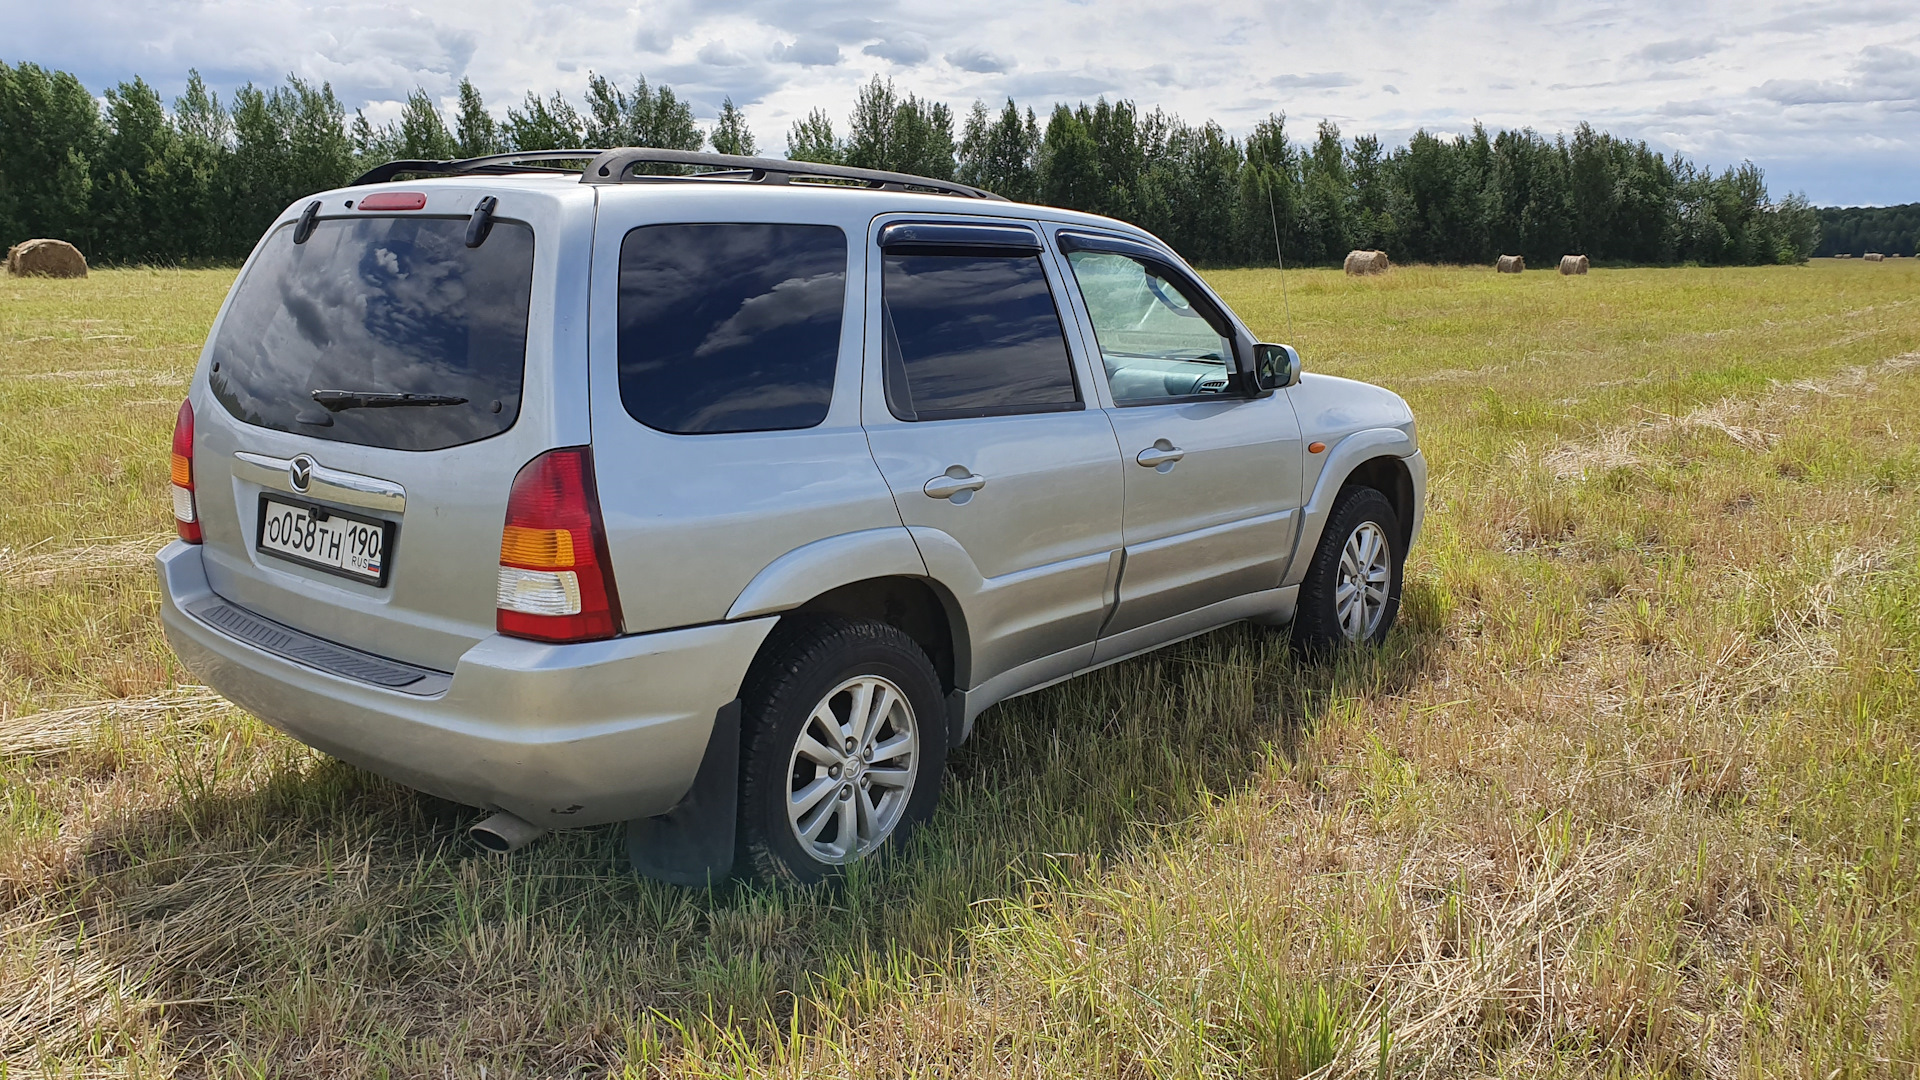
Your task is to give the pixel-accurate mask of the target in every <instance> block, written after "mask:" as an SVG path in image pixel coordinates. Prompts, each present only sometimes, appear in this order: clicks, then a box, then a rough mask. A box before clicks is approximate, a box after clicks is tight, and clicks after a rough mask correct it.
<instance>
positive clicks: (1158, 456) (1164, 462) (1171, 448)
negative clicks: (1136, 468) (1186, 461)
mask: <svg viewBox="0 0 1920 1080" xmlns="http://www.w3.org/2000/svg"><path fill="white" fill-rule="evenodd" d="M1186 456H1187V452H1186V451H1185V450H1182V449H1180V448H1179V447H1177V446H1175V445H1173V444H1172V443H1170V442H1168V441H1167V440H1165V439H1155V440H1154V441H1153V445H1152V446H1149V447H1147V448H1146V449H1145V450H1142V451H1140V456H1138V457H1136V458H1134V459H1133V460H1135V461H1137V462H1139V463H1140V464H1141V465H1143V466H1145V467H1146V468H1149V469H1153V470H1155V471H1158V472H1166V471H1167V470H1169V469H1171V468H1173V463H1174V462H1176V461H1179V460H1180V459H1181V458H1183V457H1186Z"/></svg>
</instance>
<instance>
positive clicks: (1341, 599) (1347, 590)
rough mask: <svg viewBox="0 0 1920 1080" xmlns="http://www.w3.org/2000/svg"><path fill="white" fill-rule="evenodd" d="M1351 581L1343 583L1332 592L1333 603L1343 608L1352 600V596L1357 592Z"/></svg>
mask: <svg viewBox="0 0 1920 1080" xmlns="http://www.w3.org/2000/svg"><path fill="white" fill-rule="evenodd" d="M1359 591H1360V590H1359V589H1358V588H1356V587H1355V586H1354V584H1353V582H1351V581H1343V582H1341V583H1340V584H1339V586H1338V587H1337V588H1335V589H1334V590H1333V602H1334V603H1335V604H1337V605H1339V606H1340V607H1342V608H1344V607H1346V606H1347V605H1348V604H1349V603H1351V602H1352V600H1353V594H1354V593H1356V592H1359Z"/></svg>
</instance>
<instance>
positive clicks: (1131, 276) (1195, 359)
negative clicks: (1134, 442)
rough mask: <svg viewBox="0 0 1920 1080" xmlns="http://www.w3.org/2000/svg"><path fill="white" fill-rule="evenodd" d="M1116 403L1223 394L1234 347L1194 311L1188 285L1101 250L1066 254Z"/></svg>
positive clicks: (1129, 258)
mask: <svg viewBox="0 0 1920 1080" xmlns="http://www.w3.org/2000/svg"><path fill="white" fill-rule="evenodd" d="M1067 262H1068V263H1069V264H1070V265H1071V266H1072V267H1073V276H1074V279H1075V280H1076V281H1078V282H1079V284H1080V295H1081V297H1082V298H1083V299H1084V300H1086V303H1087V314H1088V315H1090V316H1092V319H1093V334H1094V337H1095V338H1096V339H1098V341H1099V344H1100V361H1101V363H1102V365H1103V366H1104V367H1105V368H1106V371H1107V383H1108V385H1109V386H1111V387H1112V388H1113V400H1114V401H1115V402H1117V403H1119V404H1122V405H1127V404H1140V403H1143V402H1150V401H1163V400H1165V399H1167V398H1175V397H1186V396H1188V395H1191V394H1219V393H1224V392H1226V389H1227V374H1228V372H1229V370H1230V367H1229V360H1230V358H1231V357H1232V356H1233V343H1232V342H1231V341H1230V340H1228V339H1227V338H1224V337H1221V336H1220V332H1219V331H1218V330H1216V329H1214V327H1213V326H1212V325H1210V324H1209V323H1208V322H1207V320H1206V317H1205V316H1204V315H1202V314H1201V313H1200V311H1199V309H1198V308H1196V307H1195V306H1194V300H1195V297H1193V296H1191V295H1189V294H1188V293H1189V288H1190V287H1189V286H1188V285H1187V284H1186V283H1184V282H1181V281H1180V280H1178V279H1176V278H1171V277H1167V276H1165V272H1164V271H1162V270H1160V269H1159V268H1157V267H1155V266H1153V265H1152V264H1150V263H1146V262H1142V261H1141V260H1139V259H1135V258H1132V257H1130V256H1126V255H1119V254H1115V253H1112V252H1106V251H1076V252H1073V253H1071V254H1069V255H1068V256H1067Z"/></svg>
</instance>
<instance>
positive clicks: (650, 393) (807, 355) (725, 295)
mask: <svg viewBox="0 0 1920 1080" xmlns="http://www.w3.org/2000/svg"><path fill="white" fill-rule="evenodd" d="M846 296H847V236H846V233H844V232H842V231H841V230H839V229H838V228H835V227H833V226H831V225H758V224H726V225H646V226H642V227H640V228H638V229H634V230H633V231H631V232H629V233H627V235H626V238H625V239H624V240H623V241H621V244H620V309H619V317H620V401H621V403H622V404H624V405H625V406H626V409H627V412H628V414H629V415H631V416H632V417H633V418H634V419H635V420H638V421H640V422H641V423H643V424H645V425H647V426H648V427H652V428H657V429H659V430H661V431H670V432H674V433H676V434H681V435H709V434H715V433H719V432H729V431H777V430H781V429H786V428H805V427H812V426H814V425H815V424H818V423H820V421H822V420H824V419H826V416H827V405H828V404H829V403H830V402H831V401H832V399H833V373H834V368H835V367H836V365H837V364H838V362H839V356H840V324H841V321H842V316H843V314H844V312H845V309H846Z"/></svg>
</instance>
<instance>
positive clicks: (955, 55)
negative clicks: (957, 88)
mask: <svg viewBox="0 0 1920 1080" xmlns="http://www.w3.org/2000/svg"><path fill="white" fill-rule="evenodd" d="M945 59H946V61H947V63H949V64H952V65H953V66H954V67H957V68H959V69H960V70H962V71H971V72H974V73H976V74H980V75H988V74H994V75H998V74H1004V73H1006V72H1009V71H1012V70H1013V61H1012V60H1009V59H1007V58H1006V57H1004V56H1001V55H1000V54H999V53H995V52H989V51H987V50H986V49H984V48H982V47H980V46H978V45H968V46H966V47H965V48H961V49H955V50H953V51H952V52H950V53H948V54H947V55H946V58H945Z"/></svg>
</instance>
